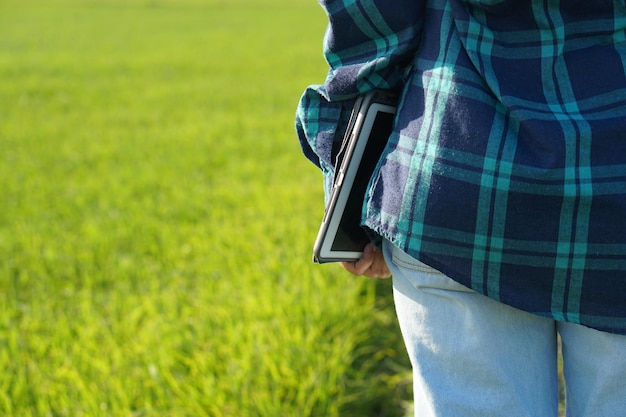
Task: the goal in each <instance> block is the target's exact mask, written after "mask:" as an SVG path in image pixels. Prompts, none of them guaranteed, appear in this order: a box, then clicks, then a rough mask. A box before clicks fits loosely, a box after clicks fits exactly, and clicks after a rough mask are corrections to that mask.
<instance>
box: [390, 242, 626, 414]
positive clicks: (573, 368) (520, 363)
mask: <svg viewBox="0 0 626 417" xmlns="http://www.w3.org/2000/svg"><path fill="white" fill-rule="evenodd" d="M383 246H384V248H383V249H384V253H385V258H386V260H387V264H388V266H389V269H390V270H391V272H392V274H393V286H394V299H395V303H396V310H397V315H398V320H399V323H400V328H401V330H402V334H403V337H404V342H405V344H406V348H407V351H408V354H409V356H410V359H411V364H412V366H413V382H414V395H415V416H416V417H418V416H419V417H474V416H475V417H499V416H503V417H504V416H506V417H531V416H532V417H556V416H557V415H558V374H557V332H558V334H560V336H561V341H562V351H563V371H564V376H565V381H566V397H567V416H568V417H613V416H615V417H617V416H619V417H623V416H626V336H619V335H614V334H610V333H605V332H600V331H597V330H592V329H589V328H586V327H583V326H580V325H576V324H568V323H560V322H556V321H554V320H552V319H548V318H543V317H539V316H535V315H532V314H529V313H526V312H523V311H521V310H518V309H515V308H512V307H509V306H507V305H504V304H502V303H499V302H497V301H494V300H491V299H489V298H487V297H485V296H483V295H480V294H478V293H476V292H474V291H472V290H469V289H467V288H466V287H464V286H462V285H460V284H458V283H456V282H455V281H453V280H452V279H450V278H448V277H447V276H445V275H443V274H441V273H440V272H438V271H436V270H434V269H432V268H430V267H428V266H426V265H424V264H423V263H421V262H419V261H417V260H415V259H413V258H411V257H409V256H408V255H406V254H405V253H404V252H402V251H401V250H399V249H397V248H396V247H394V246H393V245H392V244H391V243H389V242H384V245H383Z"/></svg>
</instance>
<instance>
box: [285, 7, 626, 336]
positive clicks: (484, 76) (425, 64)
mask: <svg viewBox="0 0 626 417" xmlns="http://www.w3.org/2000/svg"><path fill="white" fill-rule="evenodd" d="M320 4H321V5H322V7H323V8H324V9H325V11H326V12H327V14H328V16H329V27H328V31H327V33H326V36H325V38H324V55H325V57H326V59H327V62H328V64H329V67H330V70H329V73H328V76H327V79H326V81H325V83H324V84H323V85H312V86H310V87H309V88H308V89H307V90H306V91H305V93H304V95H303V96H302V99H301V101H300V105H299V107H298V110H297V117H296V127H297V132H298V135H299V138H300V142H301V145H302V149H303V151H304V153H305V155H306V156H307V157H308V158H309V159H311V160H312V161H313V162H314V163H316V164H317V165H318V166H319V167H320V168H321V169H322V171H323V173H324V174H325V178H326V185H327V187H326V188H327V190H328V184H329V182H330V178H331V177H332V174H333V170H334V168H333V163H332V157H333V152H334V149H335V148H336V144H337V142H338V141H340V140H341V138H342V136H343V133H344V130H345V128H346V119H347V117H348V115H349V112H350V110H351V107H352V102H353V99H354V97H356V96H357V95H359V94H362V93H364V92H366V91H368V90H371V89H374V88H382V89H398V90H401V91H402V99H401V102H400V105H399V108H398V113H397V115H396V120H395V128H394V132H393V134H392V135H391V138H390V140H389V143H388V145H387V148H386V150H385V152H384V153H383V155H382V157H381V160H380V162H379V165H378V167H377V170H376V171H375V173H374V175H373V177H372V179H371V181H370V187H369V190H368V195H367V196H366V200H365V202H364V206H363V218H362V222H363V225H364V226H365V227H367V228H369V229H371V230H372V231H374V232H375V233H377V234H379V235H380V236H382V237H384V238H386V239H388V240H389V241H391V242H392V243H393V244H395V245H396V246H398V247H399V248H401V249H402V250H404V251H405V252H406V253H408V254H409V255H411V256H413V257H414V258H416V259H419V260H421V261H422V262H424V263H426V264H428V265H431V266H433V267H434V268H436V269H438V270H440V271H442V272H443V273H445V274H446V275H448V276H450V277H451V278H453V279H454V280H456V281H458V282H460V283H462V284H464V285H466V286H468V287H471V288H473V289H474V290H476V291H478V292H480V293H482V294H485V295H487V296H489V297H491V298H494V299H496V300H499V301H501V302H503V303H506V304H509V305H511V306H514V307H517V308H520V309H523V310H525V311H528V312H531V313H534V314H538V315H542V316H546V317H553V318H555V319H556V320H562V321H568V322H573V323H580V324H583V325H585V326H589V327H592V328H596V329H599V330H603V331H609V332H614V333H621V334H626V69H625V68H626V65H625V63H626V30H625V29H626V6H625V4H624V1H623V0H621V1H617V0H615V1H612V0H560V1H559V0H528V1H522V0H482V1H481V0H342V1H339V0H327V1H320Z"/></svg>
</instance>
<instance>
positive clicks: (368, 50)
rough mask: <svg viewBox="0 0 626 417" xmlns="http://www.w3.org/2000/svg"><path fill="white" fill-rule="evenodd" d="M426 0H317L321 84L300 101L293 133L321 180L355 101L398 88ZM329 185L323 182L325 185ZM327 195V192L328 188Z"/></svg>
mask: <svg viewBox="0 0 626 417" xmlns="http://www.w3.org/2000/svg"><path fill="white" fill-rule="evenodd" d="M424 4H425V0H320V5H321V6H322V7H323V8H324V10H325V12H326V14H327V16H328V22H329V24H328V27H327V30H326V34H325V36H324V49H323V50H324V57H325V58H326V61H327V63H328V66H329V71H328V75H327V77H326V80H325V82H324V84H323V85H311V86H309V87H308V88H307V89H306V91H305V92H304V94H303V95H302V97H301V99H300V103H299V106H298V109H297V113H296V131H297V133H298V138H299V140H300V145H301V147H302V151H303V152H304V154H305V156H306V157H307V158H308V159H310V160H311V161H312V162H313V163H315V164H316V165H317V166H318V167H320V168H321V170H322V172H323V173H324V174H325V176H326V178H327V179H328V177H332V174H333V173H334V166H333V165H334V164H333V157H334V154H335V151H336V149H337V144H338V143H340V141H341V139H342V137H343V135H344V132H345V129H346V125H347V123H348V119H349V116H350V112H351V110H352V105H353V103H354V99H355V98H356V97H357V96H359V95H362V94H365V93H366V92H368V91H370V90H373V89H384V90H399V89H401V88H402V87H403V85H404V82H405V80H406V77H407V75H408V72H409V69H410V64H411V62H412V58H413V56H414V55H415V52H416V50H417V48H418V45H419V41H420V35H421V30H422V26H423V15H424ZM327 184H328V181H327ZM327 191H328V188H327Z"/></svg>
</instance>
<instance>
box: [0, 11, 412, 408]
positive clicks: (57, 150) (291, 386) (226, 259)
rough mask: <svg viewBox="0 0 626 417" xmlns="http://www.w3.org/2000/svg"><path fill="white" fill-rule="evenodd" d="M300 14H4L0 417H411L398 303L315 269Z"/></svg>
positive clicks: (384, 286) (314, 43)
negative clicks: (300, 121) (300, 119)
mask: <svg viewBox="0 0 626 417" xmlns="http://www.w3.org/2000/svg"><path fill="white" fill-rule="evenodd" d="M324 26H325V16H324V15H323V12H322V11H321V9H320V8H319V7H318V6H317V4H316V2H315V1H310V0H264V1H260V0H229V1H226V0H207V1H201V0H40V1H35V0H0V80H1V81H0V254H1V256H0V369H2V370H3V371H2V373H1V374H0V415H6V416H41V417H44V416H115V417H118V416H128V417H130V416H164V417H165V416H168V417H179V416H180V417H182V416H189V417H192V416H193V417H199V416H211V417H222V416H236V417H246V416H263V417H274V416H295V417H303V416H322V417H332V416H402V415H404V414H405V410H404V407H405V402H406V401H407V400H409V399H410V387H409V386H408V385H409V383H410V376H409V373H408V363H407V360H406V359H405V353H404V350H403V347H402V343H401V340H400V336H399V332H398V330H397V325H396V322H395V318H394V315H393V307H392V305H391V300H390V289H389V285H390V282H388V281H387V282H382V283H376V282H373V281H369V280H365V279H355V278H352V277H350V276H348V275H346V274H345V273H342V272H340V271H339V269H338V268H335V267H333V266H323V267H320V266H315V265H313V264H312V263H311V261H310V257H311V243H312V241H313V238H314V234H315V230H316V228H317V226H318V222H319V220H320V216H321V214H322V210H323V208H322V194H321V177H320V175H319V173H318V172H317V171H316V169H315V168H314V167H313V166H312V165H311V164H309V163H308V162H307V161H306V160H305V159H304V157H302V156H301V154H300V151H299V148H298V145H297V141H296V138H295V134H294V132H293V114H294V110H295V106H296V104H297V100H298V97H299V95H300V93H301V91H302V90H303V89H304V87H305V86H306V85H307V84H310V83H315V82H321V81H323V78H324V75H325V67H324V63H323V60H322V58H321V52H320V48H321V36H322V33H323V30H324Z"/></svg>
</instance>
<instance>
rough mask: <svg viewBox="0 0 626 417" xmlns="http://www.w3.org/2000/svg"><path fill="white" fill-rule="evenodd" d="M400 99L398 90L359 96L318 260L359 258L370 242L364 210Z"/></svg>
mask: <svg viewBox="0 0 626 417" xmlns="http://www.w3.org/2000/svg"><path fill="white" fill-rule="evenodd" d="M397 98H398V96H397V94H395V93H392V92H389V91H378V90H376V91H372V92H370V93H368V94H366V95H364V96H362V97H359V98H358V99H357V100H356V102H355V104H354V108H353V110H352V115H351V117H350V121H349V123H348V128H347V130H346V134H345V136H344V139H343V143H342V146H341V150H340V151H339V154H338V156H337V163H336V169H335V170H336V172H335V178H334V182H333V187H332V190H331V194H330V197H329V199H328V203H327V205H326V209H325V212H324V218H323V220H322V224H321V226H320V229H319V232H318V234H317V238H316V240H315V245H314V247H313V261H314V262H317V263H326V262H341V261H354V260H357V259H359V258H360V257H361V255H362V254H363V249H364V248H365V246H366V245H367V243H368V242H369V241H370V239H369V238H368V236H367V234H366V233H365V231H364V230H363V228H362V227H361V225H360V223H361V212H362V207H363V202H364V199H365V192H366V191H367V186H368V184H369V181H370V178H371V176H372V173H373V171H374V168H375V167H376V165H377V164H378V160H379V158H380V155H381V154H382V152H383V149H384V148H385V145H386V144H387V141H388V139H389V136H390V134H391V131H392V129H393V121H394V117H395V113H396V103H397Z"/></svg>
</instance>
